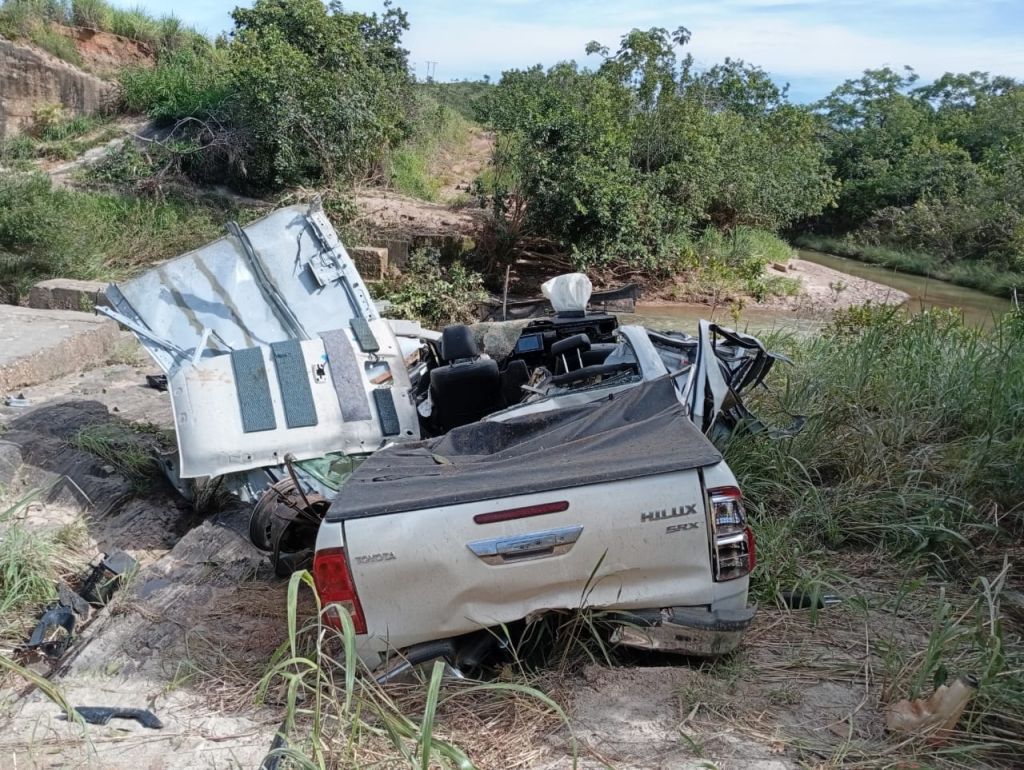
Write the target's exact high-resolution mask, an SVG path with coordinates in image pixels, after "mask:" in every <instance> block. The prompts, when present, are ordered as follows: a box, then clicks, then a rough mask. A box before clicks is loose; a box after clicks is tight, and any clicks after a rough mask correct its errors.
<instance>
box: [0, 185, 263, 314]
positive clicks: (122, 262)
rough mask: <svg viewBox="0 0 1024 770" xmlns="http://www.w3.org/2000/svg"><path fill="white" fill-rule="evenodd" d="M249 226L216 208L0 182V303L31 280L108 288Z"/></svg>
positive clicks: (237, 214) (240, 215) (241, 215)
mask: <svg viewBox="0 0 1024 770" xmlns="http://www.w3.org/2000/svg"><path fill="white" fill-rule="evenodd" d="M247 218H251V215H250V214H248V213H247V212H246V211H244V210H242V211H238V210H235V209H233V208H232V207H229V206H226V205H225V204H224V203H223V202H222V201H219V200H215V201H213V202H207V201H203V200H195V199H184V198H177V197H173V196H169V197H166V198H163V199H155V198H146V197H128V196H123V195H117V194H111V193H102V192H89V191H82V190H70V189H60V188H55V187H53V185H52V183H51V182H50V179H49V178H48V177H46V176H45V175H44V174H38V173H37V174H17V175H13V174H11V175H0V301H4V302H16V301H17V300H18V298H19V297H20V296H22V295H23V294H24V293H25V292H26V291H27V290H28V288H29V287H30V286H31V285H32V284H33V283H34V282H35V281H38V280H41V279H42V278H47V277H53V276H66V277H75V278H84V279H96V280H116V279H118V278H123V277H126V276H127V275H128V274H130V273H131V272H132V271H134V270H138V269H139V268H140V267H143V266H146V265H149V264H152V263H153V262H156V261H158V260H161V259H167V258H169V257H172V256H175V255H177V254H180V253H182V252H184V251H187V250H189V249H191V248H194V247H195V246H198V245H199V244H201V243H204V242H206V241H209V240H213V239H214V238H217V237H219V236H220V235H222V234H223V233H224V222H226V221H227V220H228V219H241V220H242V221H245V220H246V219H247Z"/></svg>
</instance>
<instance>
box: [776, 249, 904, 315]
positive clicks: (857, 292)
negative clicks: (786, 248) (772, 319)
mask: <svg viewBox="0 0 1024 770" xmlns="http://www.w3.org/2000/svg"><path fill="white" fill-rule="evenodd" d="M768 272H769V274H771V275H782V276H786V277H787V278H798V279H800V283H801V284H802V287H803V288H802V290H801V294H800V296H798V297H796V298H793V299H788V300H787V301H786V304H788V305H791V306H793V305H795V306H796V307H798V308H799V307H800V306H807V307H810V308H812V309H818V310H827V311H832V310H839V309H843V308H849V307H853V306H854V305H863V304H865V303H866V302H872V303H875V304H883V305H901V304H903V303H904V302H906V301H907V300H908V299H909V296H910V295H908V294H907V293H906V292H902V291H900V290H898V289H893V288H892V287H891V286H885V285H884V284H881V283H875V282H874V281H869V280H867V279H866V278H857V277H855V276H852V275H848V274H847V273H842V272H840V271H838V270H833V269H832V268H830V267H825V266H824V265H819V264H816V263H814V262H809V261H807V260H806V259H791V260H790V261H789V264H788V266H787V269H786V270H785V271H781V270H779V269H777V268H776V267H774V266H773V267H770V268H769V271H768Z"/></svg>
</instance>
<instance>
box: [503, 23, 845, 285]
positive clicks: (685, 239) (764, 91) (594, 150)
mask: <svg viewBox="0 0 1024 770" xmlns="http://www.w3.org/2000/svg"><path fill="white" fill-rule="evenodd" d="M688 39H689V33H687V32H686V30H685V29H679V30H677V31H676V32H675V33H673V34H672V35H670V34H669V33H668V32H667V31H666V30H664V29H652V30H650V31H648V32H641V31H639V30H634V31H633V32H631V33H630V34H628V35H626V36H625V37H624V38H623V39H622V43H621V45H620V47H619V49H618V51H617V52H615V53H614V54H612V53H610V52H609V51H608V49H606V48H603V47H601V46H599V45H598V44H596V43H592V44H591V45H590V46H589V47H588V53H599V54H600V55H601V56H602V57H603V63H602V64H601V65H600V67H598V68H597V69H596V70H587V69H581V68H580V67H578V66H577V65H576V64H575V63H562V64H558V65H556V66H554V67H552V68H551V69H549V70H547V71H545V70H543V69H542V68H541V67H540V66H536V67H533V68H530V69H527V70H512V71H509V72H506V73H504V75H503V76H502V79H501V82H500V83H499V84H498V85H497V87H496V88H495V89H494V91H493V93H492V94H490V95H489V100H488V105H487V116H488V119H489V122H490V123H491V125H492V126H493V127H494V128H495V129H496V130H497V131H498V132H499V134H500V142H499V144H498V151H497V157H496V165H497V168H498V171H499V173H498V174H497V178H496V182H495V198H496V206H497V208H498V210H499V212H507V211H509V210H513V209H514V204H515V202H516V201H517V200H518V199H521V200H522V201H523V202H524V206H525V222H524V224H525V228H526V229H527V230H528V231H530V232H536V233H540V234H544V235H550V236H553V237H554V238H556V239H558V240H559V241H560V242H561V243H562V244H563V245H564V246H565V247H566V248H569V249H571V250H572V251H573V253H574V255H575V257H576V261H577V263H578V264H579V265H581V266H584V267H601V266H615V265H618V264H626V265H634V266H639V267H642V268H644V269H646V270H649V271H655V272H662V273H673V272H676V271H677V270H678V269H680V268H683V267H690V266H694V264H695V262H696V261H697V259H698V257H697V255H696V253H695V252H696V250H695V249H694V245H693V242H694V239H695V238H696V237H698V236H699V234H700V233H701V232H702V231H703V230H705V229H706V228H709V227H714V228H717V229H719V230H724V231H727V232H729V231H732V230H734V229H735V228H737V227H739V226H753V227H758V228H763V229H766V230H770V231H771V230H778V229H780V228H782V227H785V226H787V225H790V224H792V223H794V222H795V221H797V220H799V219H802V218H805V217H807V216H810V215H813V214H818V213H820V212H821V211H823V210H824V208H825V207H826V206H828V205H829V204H830V203H831V202H832V200H833V197H834V194H835V190H836V184H835V182H834V181H833V179H832V175H831V172H830V170H829V167H828V165H827V164H826V157H825V148H824V147H823V146H822V144H821V142H820V141H819V139H818V136H817V124H816V121H815V118H814V117H813V116H812V115H811V114H810V113H809V112H808V111H806V110H804V109H801V108H798V107H795V106H793V105H791V104H789V103H788V102H787V100H786V97H785V93H784V91H782V90H780V89H779V88H778V87H776V86H775V85H774V84H773V83H772V81H771V80H770V79H769V77H768V75H767V74H766V73H765V72H764V71H763V70H761V69H759V68H757V67H754V66H751V65H748V64H745V63H744V62H741V61H732V60H726V61H725V62H724V63H723V64H720V65H716V66H714V67H712V68H710V69H708V70H706V71H704V72H697V71H696V69H695V68H694V65H693V60H692V58H691V57H689V56H687V57H686V58H684V59H683V60H682V61H679V60H678V58H677V56H676V53H675V46H676V45H677V44H678V45H682V44H684V43H685V42H686V41H687V40H688ZM754 272H756V271H754Z"/></svg>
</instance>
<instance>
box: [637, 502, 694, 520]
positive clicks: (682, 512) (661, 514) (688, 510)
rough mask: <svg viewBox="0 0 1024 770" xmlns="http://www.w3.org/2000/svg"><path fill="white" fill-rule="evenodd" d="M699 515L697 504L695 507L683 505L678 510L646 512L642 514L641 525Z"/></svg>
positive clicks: (665, 509)
mask: <svg viewBox="0 0 1024 770" xmlns="http://www.w3.org/2000/svg"><path fill="white" fill-rule="evenodd" d="M696 514H697V504H696V503H694V504H693V505H681V506H679V507H677V508H662V509H661V510H660V511H644V512H643V513H641V514H640V523H641V524H648V523H650V522H652V521H662V520H664V519H675V518H678V517H679V516H695V515H696Z"/></svg>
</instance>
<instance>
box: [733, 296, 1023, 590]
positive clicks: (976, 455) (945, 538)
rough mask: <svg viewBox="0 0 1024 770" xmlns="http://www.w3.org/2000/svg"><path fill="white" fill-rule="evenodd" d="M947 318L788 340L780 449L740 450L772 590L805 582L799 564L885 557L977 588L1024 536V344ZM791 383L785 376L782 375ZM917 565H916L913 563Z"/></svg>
mask: <svg viewBox="0 0 1024 770" xmlns="http://www.w3.org/2000/svg"><path fill="white" fill-rule="evenodd" d="M1021 331H1022V325H1021V323H1020V321H1019V319H1015V318H1007V319H1006V320H1004V321H1003V322H1002V323H1000V324H998V325H997V326H996V327H995V328H994V329H992V330H988V331H986V330H980V329H974V328H970V327H968V326H966V325H965V324H964V323H963V321H962V320H961V319H960V318H959V317H957V316H955V315H953V314H951V313H942V312H930V313H921V314H917V315H907V314H905V313H903V312H902V311H899V310H895V309H887V308H877V307H872V306H867V307H864V308H855V309H853V310H851V311H849V312H847V313H841V314H839V315H838V316H837V319H836V320H835V321H834V322H833V325H832V326H831V327H830V329H828V330H827V331H826V333H825V334H824V335H822V336H821V337H817V338H813V339H795V338H793V339H788V340H785V341H777V344H778V342H781V344H782V347H784V348H785V349H787V350H788V352H789V353H790V354H791V355H792V357H793V358H794V360H795V362H796V365H795V366H794V367H793V368H792V369H788V368H787V370H786V372H785V373H784V376H785V378H786V379H785V383H784V385H783V384H777V386H776V388H777V389H776V391H775V392H776V393H777V394H778V396H779V403H780V407H781V409H782V410H783V411H785V412H789V413H794V412H803V413H805V414H807V415H809V419H808V422H807V425H806V427H805V428H804V430H803V431H802V432H801V433H800V434H799V435H797V436H796V437H793V438H790V439H784V440H780V441H771V440H767V439H764V440H758V439H753V440H752V439H750V438H737V439H735V440H733V441H732V442H731V443H729V445H728V446H727V447H726V455H727V459H728V461H729V464H730V466H731V467H732V468H733V470H734V471H736V473H737V474H738V476H739V479H740V482H741V486H742V488H743V489H744V493H745V494H746V495H747V496H748V498H749V499H750V500H751V501H752V505H753V513H754V516H755V517H756V518H757V519H758V520H759V525H760V527H761V529H762V530H763V531H765V532H767V533H769V540H768V542H769V544H771V545H772V546H777V547H778V548H779V551H778V552H774V547H773V548H772V552H771V553H770V554H769V555H768V556H766V558H765V560H764V561H763V562H762V564H763V567H762V569H761V570H759V572H760V575H761V577H760V580H761V584H760V588H761V590H762V591H765V590H766V589H768V593H772V592H774V590H775V589H778V588H779V587H785V584H786V583H787V582H788V581H791V580H792V579H793V577H794V576H793V574H792V573H791V572H789V570H790V569H791V567H792V565H793V563H794V558H793V554H792V552H793V551H800V550H814V549H832V550H835V549H840V550H841V549H849V548H855V549H865V548H866V549H875V548H881V549H884V550H885V551H886V552H887V553H889V554H893V555H900V556H902V557H903V558H904V559H910V560H920V561H923V562H926V563H928V565H929V566H931V567H932V568H934V569H936V570H939V571H940V572H943V573H945V574H947V575H958V574H960V575H968V576H973V574H976V573H975V572H973V570H974V569H976V568H977V565H978V563H979V559H980V558H981V554H982V553H984V551H981V550H979V547H980V546H986V545H989V546H991V545H996V546H998V544H1000V543H1003V544H1006V543H1008V542H1011V540H1010V538H1012V536H1014V535H1015V534H1016V535H1019V534H1020V532H1021V531H1022V529H1024V502H1022V501H1024V409H1022V408H1021V405H1022V404H1024V334H1021ZM779 376H780V378H781V376H783V374H782V373H780V375H779ZM904 563H905V562H904Z"/></svg>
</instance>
